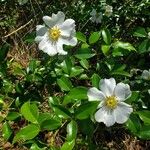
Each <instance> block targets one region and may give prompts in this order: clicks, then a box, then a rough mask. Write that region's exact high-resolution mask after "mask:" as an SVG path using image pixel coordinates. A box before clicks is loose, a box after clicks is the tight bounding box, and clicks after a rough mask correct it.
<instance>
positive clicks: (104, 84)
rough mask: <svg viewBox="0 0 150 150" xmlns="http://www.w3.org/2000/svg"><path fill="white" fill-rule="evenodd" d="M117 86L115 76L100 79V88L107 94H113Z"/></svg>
mask: <svg viewBox="0 0 150 150" xmlns="http://www.w3.org/2000/svg"><path fill="white" fill-rule="evenodd" d="M115 86H116V81H115V79H114V78H110V79H102V80H101V81H100V89H101V91H102V92H103V93H104V94H105V95H106V96H112V95H113V92H114V88H115Z"/></svg>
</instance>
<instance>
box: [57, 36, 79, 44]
mask: <svg viewBox="0 0 150 150" xmlns="http://www.w3.org/2000/svg"><path fill="white" fill-rule="evenodd" d="M59 42H60V43H62V44H65V45H70V46H75V45H76V44H77V38H76V37H72V38H64V37H61V38H60V39H59Z"/></svg>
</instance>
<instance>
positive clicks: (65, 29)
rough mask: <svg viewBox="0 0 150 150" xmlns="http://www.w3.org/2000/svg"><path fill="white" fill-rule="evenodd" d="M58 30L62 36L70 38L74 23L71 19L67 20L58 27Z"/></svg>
mask: <svg viewBox="0 0 150 150" xmlns="http://www.w3.org/2000/svg"><path fill="white" fill-rule="evenodd" d="M59 28H60V30H61V35H62V36H65V37H70V36H71V34H72V31H73V30H74V28H75V21H74V20H73V19H67V20H65V21H64V22H63V23H62V24H61V25H59Z"/></svg>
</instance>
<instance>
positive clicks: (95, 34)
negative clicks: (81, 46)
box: [89, 32, 100, 44]
mask: <svg viewBox="0 0 150 150" xmlns="http://www.w3.org/2000/svg"><path fill="white" fill-rule="evenodd" d="M99 38H100V33H99V32H93V33H92V34H91V35H90V37H89V43H90V44H94V43H96V42H97V41H98V40H99Z"/></svg>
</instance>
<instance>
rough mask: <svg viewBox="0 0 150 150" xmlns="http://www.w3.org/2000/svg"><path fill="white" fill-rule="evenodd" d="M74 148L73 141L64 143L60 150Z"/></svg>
mask: <svg viewBox="0 0 150 150" xmlns="http://www.w3.org/2000/svg"><path fill="white" fill-rule="evenodd" d="M74 146H75V140H72V141H69V142H65V143H64V144H63V146H62V147H61V149H60V150H72V149H73V147H74Z"/></svg>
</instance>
